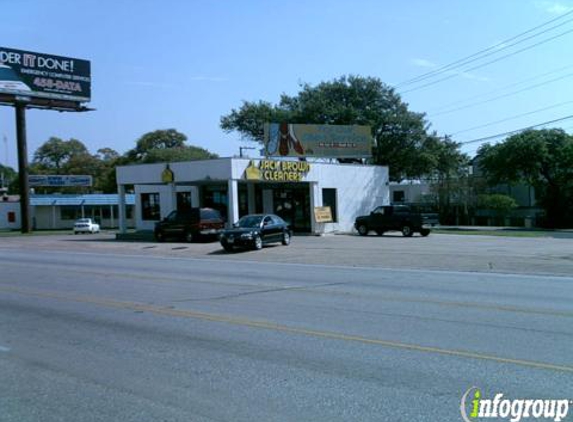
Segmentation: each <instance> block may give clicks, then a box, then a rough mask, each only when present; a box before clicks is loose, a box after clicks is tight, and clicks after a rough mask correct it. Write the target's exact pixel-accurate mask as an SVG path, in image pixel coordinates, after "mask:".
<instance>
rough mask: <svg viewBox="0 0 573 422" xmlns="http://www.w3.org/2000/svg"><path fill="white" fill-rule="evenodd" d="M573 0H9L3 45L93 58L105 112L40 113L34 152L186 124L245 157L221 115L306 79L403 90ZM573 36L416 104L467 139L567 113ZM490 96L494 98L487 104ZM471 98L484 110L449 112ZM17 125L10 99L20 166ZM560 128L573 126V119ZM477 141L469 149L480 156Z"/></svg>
mask: <svg viewBox="0 0 573 422" xmlns="http://www.w3.org/2000/svg"><path fill="white" fill-rule="evenodd" d="M572 7H573V1H541V0H539V1H538V0H479V1H478V0H474V1H467V0H465V1H462V0H457V1H454V0H449V1H446V0H432V1H428V0H404V1H399V2H398V1H389V0H385V1H382V0H379V1H362V0H356V1H352V2H350V1H337V0H329V1H322V0H320V1H312V0H307V1H298V0H293V1H284V0H283V1H278V0H268V1H263V0H258V1H256V0H242V1H222V0H220V1H215V0H213V1H194V0H190V1H183V0H181V1H176V0H163V1H151V0H147V1H146V0H123V1H122V0H116V1H111V0H97V1H96V0H93V1H92V0H82V1H77V0H76V1H73V0H0V10H2V11H3V12H2V14H3V19H2V21H3V22H2V25H1V26H0V40H1V44H2V46H4V47H10V48H16V49H22V50H31V51H36V52H43V53H49V54H56V55H61V56H69V57H76V58H82V59H88V60H90V61H91V62H92V102H91V103H90V106H91V107H93V108H95V109H97V111H94V112H90V113H58V112H54V111H38V110H31V111H28V114H27V116H28V121H27V123H28V150H29V153H30V156H31V155H32V154H33V152H34V151H35V149H36V148H37V147H38V146H40V145H41V144H42V143H43V142H45V141H46V140H47V139H48V138H49V137H51V136H58V137H61V138H64V139H68V138H71V137H74V138H77V139H80V140H82V141H83V142H84V143H85V144H86V146H87V147H88V148H89V149H90V151H91V152H92V153H95V152H96V150H97V149H98V148H102V147H111V148H114V149H116V150H117V151H118V152H120V153H123V152H125V151H126V150H128V149H130V148H132V147H133V146H134V145H135V141H136V139H137V138H138V137H139V136H141V135H142V134H144V133H145V132H148V131H151V130H155V129H166V128H175V129H177V130H179V131H181V132H183V133H185V134H186V135H187V136H188V138H189V141H188V142H189V143H190V144H193V145H199V146H202V147H204V148H207V149H209V150H211V151H213V152H216V153H218V154H219V155H221V156H232V155H234V154H237V153H238V149H239V146H245V145H250V144H249V143H248V142H243V141H241V140H240V136H239V135H238V134H225V133H224V132H223V131H222V130H221V129H220V128H219V120H220V117H221V116H222V115H224V114H227V113H228V112H229V111H230V110H231V109H232V108H237V107H239V106H240V105H241V102H242V100H259V99H262V100H267V101H271V102H277V101H278V99H279V96H280V94H281V93H283V92H284V93H287V94H291V95H294V94H296V92H297V91H298V87H299V84H300V83H301V82H307V83H310V84H317V83H319V82H321V81H327V80H332V79H334V78H337V77H339V76H342V75H346V74H355V75H362V76H375V77H378V78H380V79H381V80H382V81H384V82H385V83H387V84H389V85H397V84H399V83H401V82H403V81H405V80H408V79H410V78H413V77H416V76H418V75H421V74H423V73H425V72H428V71H431V70H434V69H436V68H438V67H439V66H443V65H445V64H448V63H450V62H452V61H455V60H457V59H460V58H463V57H465V56H468V55H470V54H472V53H475V52H477V51H480V50H483V49H485V48H488V47H491V46H494V45H496V44H498V43H500V42H501V41H503V40H506V39H508V38H511V37H512V36H514V35H516V34H518V33H521V32H523V31H526V30H528V29H530V28H532V27H535V26H537V25H540V24H542V23H544V22H546V21H548V20H550V19H553V18H556V17H558V16H560V14H563V13H566V12H568V11H570V10H572ZM571 18H573V15H572V16H571V17H569V18H565V19H563V21H562V22H565V21H566V20H567V19H571ZM557 23H558V22H557ZM571 29H573V22H571V23H566V24H564V25H563V26H561V27H559V28H557V29H555V30H554V31H551V32H548V33H547V34H545V35H543V36H539V37H537V38H533V39H532V40H530V41H529V42H524V43H523V44H521V45H520V47H525V46H527V45H531V44H533V43H534V42H536V41H541V40H543V39H546V38H549V37H551V36H556V35H559V34H560V33H563V32H566V31H568V30H571ZM571 45H573V32H572V33H569V34H565V35H563V36H560V37H558V38H556V39H554V40H553V41H550V42H547V43H545V44H543V45H540V46H538V47H535V48H531V49H529V50H527V51H524V52H522V53H520V54H516V55H514V56H512V57H508V58H507V59H503V60H500V61H499V62H497V63H494V64H492V65H489V66H485V67H482V68H480V69H476V70H474V71H469V72H464V71H463V70H464V69H463V68H462V69H459V70H458V71H456V72H454V71H452V72H450V73H448V74H444V75H442V77H443V76H449V75H452V76H453V77H452V78H451V79H449V80H447V81H443V82H441V83H437V84H435V85H432V86H429V87H427V88H424V89H418V90H414V91H412V92H406V91H407V90H408V89H409V88H412V87H415V86H407V87H401V88H400V89H399V92H403V94H402V97H403V99H404V100H405V101H406V102H408V103H409V105H410V109H411V110H414V111H419V112H426V113H428V120H429V121H430V123H431V124H432V129H434V130H436V131H437V132H438V133H439V134H441V135H443V134H455V135H454V136H453V138H454V139H455V140H457V141H467V140H472V139H476V138H480V137H483V136H488V135H491V134H497V133H500V132H504V131H509V130H512V129H515V128H521V127H524V126H528V125H532V124H536V123H540V122H544V121H548V120H551V119H557V118H560V117H563V116H567V115H569V114H573V103H572V102H571V101H573V84H572V83H571V82H572V80H573V55H571V54H570V46H571ZM516 49H517V47H516V48H514V49H513V50H508V51H507V52H511V51H515V50H516ZM495 57H498V56H492V57H491V58H492V59H493V58H495ZM479 63H482V62H476V63H475V64H476V65H477V64H479ZM466 67H471V66H470V65H468V66H466ZM568 74H571V75H570V76H568ZM543 75H545V76H543ZM559 78H561V79H560V80H556V81H554V82H548V81H549V80H551V79H559ZM527 80H530V81H529V82H527ZM522 81H524V82H523V83H521V82H522ZM542 83H545V84H544V85H542V86H539V87H537V88H528V87H530V86H532V85H534V84H542ZM511 84H516V85H515V86H514V87H511V86H509V85H511ZM508 86H509V87H508ZM524 88H525V89H526V90H525V91H524V92H521V93H518V94H515V95H507V96H505V97H504V98H498V99H495V100H491V98H494V97H500V96H502V95H504V94H511V93H512V92H514V91H517V90H520V89H524ZM478 96H479V97H478ZM462 100H466V102H460V101H462ZM479 101H488V102H487V103H484V104H481V105H480V104H478V105H474V104H475V103H476V102H479ZM450 104H453V105H450ZM467 104H469V105H473V106H472V107H469V108H465V109H461V110H457V111H455V112H451V113H446V114H438V113H439V112H440V111H448V110H451V109H453V108H459V107H460V106H463V105H467ZM540 109H545V110H543V111H539V112H538V111H537V110H540ZM525 113H530V114H528V115H526V116H522V117H520V118H514V119H510V120H506V121H505V122H500V123H496V124H491V123H492V122H496V121H499V120H505V119H508V118H511V117H513V116H517V115H520V114H525ZM14 120H15V118H14V110H13V109H12V108H11V107H0V139H1V138H3V137H4V136H6V138H7V147H8V148H7V149H8V159H7V160H6V151H5V148H4V147H5V145H4V144H2V150H1V151H0V162H1V163H4V164H5V163H6V162H7V163H8V164H9V165H10V166H12V167H16V141H15V128H14ZM483 125H488V126H484V127H480V128H476V129H472V128H474V127H477V126H483ZM556 126H558V127H563V128H566V129H567V130H568V131H570V129H572V128H573V119H572V120H567V121H564V122H562V123H558V124H556ZM468 129H472V130H468ZM477 146H479V144H468V145H466V146H464V148H463V150H464V151H466V152H468V153H472V152H474V151H475V149H476V148H477Z"/></svg>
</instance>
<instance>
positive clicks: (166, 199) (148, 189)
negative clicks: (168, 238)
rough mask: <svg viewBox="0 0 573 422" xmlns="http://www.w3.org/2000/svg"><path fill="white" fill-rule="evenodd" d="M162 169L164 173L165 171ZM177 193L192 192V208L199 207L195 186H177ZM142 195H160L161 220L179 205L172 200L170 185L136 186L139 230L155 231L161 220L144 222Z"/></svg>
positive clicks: (136, 218)
mask: <svg viewBox="0 0 573 422" xmlns="http://www.w3.org/2000/svg"><path fill="white" fill-rule="evenodd" d="M163 168H165V167H163ZM163 168H162V171H163ZM176 192H191V206H192V207H198V206H199V204H198V193H197V187H195V186H176ZM142 193H159V209H160V213H161V218H165V217H167V215H168V214H169V213H170V212H171V211H173V210H174V209H175V208H176V207H177V204H176V203H175V204H173V202H172V200H171V188H170V186H168V185H136V186H135V210H134V219H135V227H136V228H137V230H153V229H154V228H155V223H156V222H157V221H159V220H143V219H142V218H141V209H142V208H141V194H142Z"/></svg>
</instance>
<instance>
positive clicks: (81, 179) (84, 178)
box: [28, 174, 93, 187]
mask: <svg viewBox="0 0 573 422" xmlns="http://www.w3.org/2000/svg"><path fill="white" fill-rule="evenodd" d="M28 183H29V184H30V187H38V186H50V187H70V186H92V185H93V178H92V177H91V176H88V175H78V176H69V175H65V176H63V175H47V174H38V175H31V176H28Z"/></svg>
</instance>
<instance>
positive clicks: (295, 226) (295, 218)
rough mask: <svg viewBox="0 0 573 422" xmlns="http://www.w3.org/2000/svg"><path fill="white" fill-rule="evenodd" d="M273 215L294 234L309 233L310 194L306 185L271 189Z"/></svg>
mask: <svg viewBox="0 0 573 422" xmlns="http://www.w3.org/2000/svg"><path fill="white" fill-rule="evenodd" d="M273 208H274V213H275V214H276V215H278V216H279V217H281V218H282V219H283V220H285V221H286V222H287V223H289V224H290V225H291V228H292V230H293V231H295V232H310V230H311V227H310V192H309V188H308V185H306V184H305V185H303V186H301V187H298V186H297V187H294V188H290V187H289V188H287V187H275V188H273Z"/></svg>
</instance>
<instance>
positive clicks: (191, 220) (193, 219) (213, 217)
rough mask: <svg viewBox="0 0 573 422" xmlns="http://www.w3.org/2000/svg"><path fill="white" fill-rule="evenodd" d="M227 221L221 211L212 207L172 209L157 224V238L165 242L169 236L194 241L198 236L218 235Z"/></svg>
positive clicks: (155, 232)
mask: <svg viewBox="0 0 573 422" xmlns="http://www.w3.org/2000/svg"><path fill="white" fill-rule="evenodd" d="M224 225H225V223H224V222H223V218H222V217H221V214H220V213H219V211H217V210H214V209H212V208H191V209H188V210H184V211H172V212H171V214H169V215H168V216H167V217H165V218H164V219H163V220H161V221H159V222H158V223H157V224H155V231H154V234H155V239H156V240H157V241H158V242H163V241H164V240H165V239H167V238H179V239H184V240H185V241H186V242H193V241H195V240H196V239H197V238H200V237H202V238H205V237H207V236H211V237H212V238H213V240H215V238H216V236H217V235H218V234H219V232H220V231H221V230H222V229H223V226H224Z"/></svg>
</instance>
